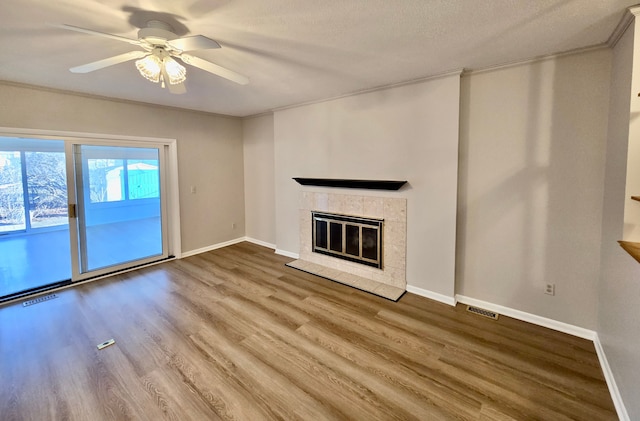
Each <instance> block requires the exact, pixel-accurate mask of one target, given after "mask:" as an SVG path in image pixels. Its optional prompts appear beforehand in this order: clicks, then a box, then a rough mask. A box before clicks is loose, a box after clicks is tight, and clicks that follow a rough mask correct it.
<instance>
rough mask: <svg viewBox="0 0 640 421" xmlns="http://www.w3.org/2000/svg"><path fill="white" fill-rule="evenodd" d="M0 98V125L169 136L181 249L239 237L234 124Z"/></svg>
mask: <svg viewBox="0 0 640 421" xmlns="http://www.w3.org/2000/svg"><path fill="white" fill-rule="evenodd" d="M0 98H2V101H0V126H2V127H14V128H25V129H40V130H57V131H75V132H87V133H99V134H114V135H130V136H149V137H163V138H172V139H177V144H178V173H179V179H180V209H181V215H180V220H181V224H180V225H181V235H182V252H183V253H184V252H188V251H190V250H195V249H199V248H202V247H207V246H211V245H213V244H217V243H221V242H224V241H228V240H232V239H235V238H238V237H242V236H244V195H243V194H242V193H240V194H239V192H242V191H243V184H244V181H243V177H244V175H243V157H242V122H241V120H239V119H236V118H229V117H222V116H216V115H212V114H205V113H198V112H191V111H183V110H177V109H171V108H163V107H156V106H151V105H144V104H136V103H127V102H117V101H110V100H105V99H99V98H94V97H88V96H80V95H73V94H66V93H62V92H56V91H50V90H40V89H35V88H30V87H25V86H18V85H11V84H3V83H0ZM190 186H196V193H195V194H191V193H190ZM233 222H235V223H236V224H237V228H236V229H235V230H234V229H232V228H231V224H232V223H233Z"/></svg>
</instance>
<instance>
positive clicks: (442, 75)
mask: <svg viewBox="0 0 640 421" xmlns="http://www.w3.org/2000/svg"><path fill="white" fill-rule="evenodd" d="M463 72H464V69H456V70H450V71H448V72H443V73H438V74H436V75H432V76H426V77H421V78H419V79H411V80H407V81H404V82H398V83H392V84H390V85H382V86H377V87H375V88H369V89H363V90H360V91H355V92H350V93H348V94H343V95H337V96H333V97H330V98H323V99H317V100H313V101H307V102H300V103H297V104H292V105H284V106H282V107H277V108H272V109H271V112H273V113H275V112H277V111H284V110H288V109H291V108H298V107H304V106H306V105H314V104H321V103H323V102H329V101H335V100H337V99H342V98H349V97H352V96H357V95H362V94H368V93H371V92H378V91H384V90H386V89H392V88H398V87H400V86H406V85H414V84H418V83H422V82H428V81H431V80H436V79H442V78H445V77H450V76H462V73H463ZM260 114H264V113H260ZM260 114H255V115H256V116H257V115H260ZM251 117H253V115H250V116H246V117H245V118H251Z"/></svg>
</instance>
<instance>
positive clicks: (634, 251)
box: [618, 241, 640, 263]
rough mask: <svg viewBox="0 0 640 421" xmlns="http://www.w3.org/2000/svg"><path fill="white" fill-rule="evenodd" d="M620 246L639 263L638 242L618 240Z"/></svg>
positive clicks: (639, 251)
mask: <svg viewBox="0 0 640 421" xmlns="http://www.w3.org/2000/svg"><path fill="white" fill-rule="evenodd" d="M618 244H620V247H622V248H623V249H624V251H626V252H627V253H629V254H630V255H631V257H633V258H634V259H636V260H637V261H638V263H640V243H635V242H633V241H618Z"/></svg>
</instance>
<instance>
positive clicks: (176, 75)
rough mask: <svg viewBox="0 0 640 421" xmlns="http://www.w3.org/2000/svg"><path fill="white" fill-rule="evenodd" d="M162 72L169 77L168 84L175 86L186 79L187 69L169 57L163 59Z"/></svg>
mask: <svg viewBox="0 0 640 421" xmlns="http://www.w3.org/2000/svg"><path fill="white" fill-rule="evenodd" d="M164 70H165V71H166V72H167V76H169V83H170V84H172V85H177V84H179V83H182V82H184V81H185V79H186V78H187V69H185V67H184V66H183V65H181V64H180V63H178V62H177V61H175V60H174V59H173V58H171V57H165V58H164Z"/></svg>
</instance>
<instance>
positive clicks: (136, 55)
mask: <svg viewBox="0 0 640 421" xmlns="http://www.w3.org/2000/svg"><path fill="white" fill-rule="evenodd" d="M53 26H55V27H57V28H61V29H67V30H69V31H75V32H82V33H85V34H89V35H97V36H101V37H104V38H110V39H114V40H116V41H122V42H126V43H128V44H132V45H135V46H138V47H141V48H142V49H143V51H140V50H134V51H130V52H128V53H124V54H119V55H117V56H113V57H109V58H105V59H102V60H98V61H94V62H92V63H87V64H83V65H81V66H76V67H72V68H71V69H69V70H70V71H71V72H73V73H89V72H93V71H94V70H99V69H103V68H105V67H108V66H113V65H115V64H119V63H124V62H125V61H129V60H136V62H135V63H136V67H137V68H138V71H139V72H140V74H141V75H142V76H144V77H145V78H146V79H148V80H150V81H152V82H155V83H160V85H161V86H162V87H163V88H164V87H167V88H168V89H169V91H170V92H171V93H174V94H182V93H185V92H186V88H185V86H184V81H185V80H186V69H185V67H184V66H182V65H181V64H180V63H179V62H178V61H177V60H175V59H176V58H177V59H179V60H180V61H182V62H184V63H186V64H188V65H191V66H193V67H197V68H199V69H202V70H205V71H207V72H209V73H213V74H214V75H217V76H220V77H223V78H225V79H228V80H231V81H233V82H236V83H239V84H241V85H246V84H247V83H249V79H248V78H247V77H246V76H243V75H241V74H238V73H236V72H234V71H232V70H229V69H225V68H224V67H221V66H218V65H217V64H214V63H211V62H210V61H207V60H204V59H201V58H199V57H196V56H192V55H191V54H187V53H186V52H187V51H194V50H208V49H213V48H220V44H218V43H217V42H216V41H214V40H212V39H211V38H207V37H205V36H203V35H193V36H187V37H181V38H180V37H178V36H177V35H176V34H175V33H174V32H173V29H172V28H171V26H170V25H169V24H167V23H165V22H161V21H158V20H151V21H149V22H147V26H146V27H145V28H142V29H140V30H139V31H138V39H132V38H126V37H122V36H119V35H114V34H107V33H104V32H98V31H94V30H91V29H85V28H80V27H77V26H72V25H64V24H63V25H53Z"/></svg>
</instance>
